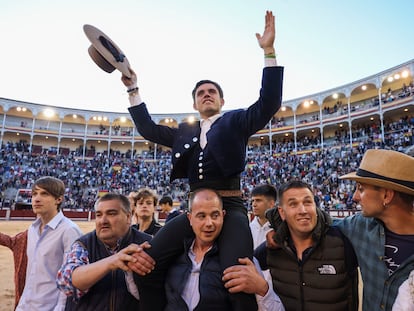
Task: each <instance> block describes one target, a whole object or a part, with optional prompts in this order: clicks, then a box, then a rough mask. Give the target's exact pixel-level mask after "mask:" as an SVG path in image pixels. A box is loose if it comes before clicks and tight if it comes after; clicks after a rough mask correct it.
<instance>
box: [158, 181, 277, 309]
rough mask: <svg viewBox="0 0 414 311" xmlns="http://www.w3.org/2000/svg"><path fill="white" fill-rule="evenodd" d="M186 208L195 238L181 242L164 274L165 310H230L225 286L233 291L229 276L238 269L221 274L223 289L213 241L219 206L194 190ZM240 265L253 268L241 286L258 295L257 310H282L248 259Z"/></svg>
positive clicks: (215, 196) (219, 222)
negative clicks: (179, 249)
mask: <svg viewBox="0 0 414 311" xmlns="http://www.w3.org/2000/svg"><path fill="white" fill-rule="evenodd" d="M189 206H190V211H189V213H188V219H189V221H190V224H191V228H192V229H193V230H194V234H195V238H193V239H189V240H186V241H185V242H184V244H185V250H184V252H183V253H182V254H181V255H180V256H179V258H178V259H177V261H176V262H175V263H174V264H173V265H172V266H171V267H170V269H169V271H168V275H167V279H166V285H165V286H166V292H167V307H166V309H165V310H166V311H170V310H171V311H173V310H216V311H218V310H222V311H227V310H233V309H232V307H231V302H230V297H229V296H230V295H229V291H228V290H227V289H226V287H227V288H230V292H234V291H236V289H235V288H234V285H235V284H233V283H234V282H238V281H237V280H234V279H235V276H234V275H232V273H236V272H237V271H238V270H237V269H238V268H237V267H236V268H235V269H233V270H230V271H228V273H226V274H225V277H224V278H223V279H224V281H225V282H226V287H225V286H224V284H223V281H222V271H223V270H222V268H221V267H220V263H219V257H218V253H219V252H220V249H219V246H218V244H217V238H218V236H219V234H220V232H221V229H222V227H223V221H224V214H225V212H224V211H223V203H222V201H221V199H220V197H219V196H218V194H217V193H216V192H214V191H213V190H209V189H198V190H196V191H195V192H193V193H192V194H191V197H190V204H189ZM241 262H242V263H246V265H247V266H249V268H250V269H253V275H252V276H251V277H249V278H248V279H247V280H244V282H241V283H242V284H249V285H250V286H251V287H250V288H249V290H248V292H249V293H252V294H253V293H254V294H256V293H260V295H257V299H258V302H259V307H260V310H269V311H270V310H271V311H277V310H284V309H283V307H282V304H281V302H280V300H279V298H278V297H277V296H276V295H275V294H274V292H273V290H272V289H271V288H269V286H268V284H267V282H266V280H265V279H264V278H263V277H261V276H260V275H259V273H258V271H256V270H255V268H254V265H253V263H252V262H251V261H250V260H249V259H248V258H244V259H243V260H242V261H241ZM238 277H239V276H238ZM239 282H240V280H239ZM246 290H247V289H246Z"/></svg>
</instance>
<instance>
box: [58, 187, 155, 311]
mask: <svg viewBox="0 0 414 311" xmlns="http://www.w3.org/2000/svg"><path fill="white" fill-rule="evenodd" d="M95 212H96V219H95V225H96V229H95V230H94V231H92V232H89V233H87V234H85V235H83V236H81V237H80V238H79V239H78V240H76V241H75V242H74V243H73V244H72V246H71V248H70V251H69V253H68V254H67V256H66V260H65V262H64V263H63V265H62V266H61V268H60V269H59V271H58V273H57V279H56V283H57V285H58V288H59V289H60V290H61V291H62V292H63V293H65V294H66V295H67V296H69V297H70V298H69V299H70V301H71V303H73V305H72V307H73V308H74V309H76V310H139V290H138V287H137V286H136V284H135V282H134V280H133V278H134V276H133V273H132V272H131V271H130V270H129V268H128V266H127V264H126V263H127V262H128V261H134V260H135V259H134V257H132V256H131V254H132V253H134V252H141V251H142V248H145V247H147V246H149V244H147V243H145V242H146V241H149V240H150V239H151V236H150V235H148V234H145V233H142V232H139V231H137V230H135V229H134V228H132V227H131V218H132V215H131V209H130V204H129V200H128V198H127V197H126V196H123V195H121V194H114V193H108V194H105V195H104V196H102V197H101V198H100V199H99V200H98V201H97V202H96V209H95ZM138 245H141V246H138ZM142 266H144V264H142ZM151 268H152V263H151V262H148V266H147V267H146V269H151Z"/></svg>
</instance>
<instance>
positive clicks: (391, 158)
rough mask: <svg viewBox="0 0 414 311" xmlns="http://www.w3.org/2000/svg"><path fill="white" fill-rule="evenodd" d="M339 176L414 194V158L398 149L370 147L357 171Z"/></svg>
mask: <svg viewBox="0 0 414 311" xmlns="http://www.w3.org/2000/svg"><path fill="white" fill-rule="evenodd" d="M339 178H340V179H350V180H355V181H356V182H359V183H363V184H369V185H373V186H378V187H381V188H386V189H392V190H395V191H399V192H403V193H407V194H410V195H414V158H413V157H411V156H409V155H406V154H404V153H401V152H398V151H392V150H383V149H378V150H376V149H369V150H367V151H366V152H365V154H364V156H363V157H362V161H361V164H360V165H359V168H358V170H357V171H356V172H353V173H349V174H346V175H343V176H341V177H339Z"/></svg>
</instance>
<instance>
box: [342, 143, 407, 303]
mask: <svg viewBox="0 0 414 311" xmlns="http://www.w3.org/2000/svg"><path fill="white" fill-rule="evenodd" d="M341 179H349V180H354V181H356V183H357V185H356V190H355V193H354V195H353V200H354V201H355V202H357V204H359V205H360V206H361V210H362V213H360V214H356V215H353V216H350V217H347V218H345V219H343V220H338V221H337V222H336V223H335V224H336V225H337V226H338V227H339V228H340V229H341V230H342V232H343V233H344V234H345V235H346V236H347V237H348V238H349V240H350V241H351V243H352V245H353V246H354V249H355V252H356V254H357V256H358V261H359V265H360V269H361V275H362V281H363V283H364V293H363V297H364V300H363V310H372V309H378V310H379V309H381V310H391V309H392V305H393V303H394V300H395V297H396V296H397V293H398V288H399V287H400V285H401V284H402V283H403V282H404V281H405V280H406V279H407V277H408V275H409V274H410V272H411V271H412V270H414V213H413V203H414V158H412V157H410V156H408V155H405V154H403V153H400V152H397V151H392V150H380V149H379V150H374V149H372V150H368V151H367V152H366V153H365V154H364V156H363V158H362V161H361V164H360V165H359V168H358V170H357V171H356V172H353V173H349V174H346V175H343V176H342V177H341Z"/></svg>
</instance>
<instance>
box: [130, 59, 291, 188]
mask: <svg viewBox="0 0 414 311" xmlns="http://www.w3.org/2000/svg"><path fill="white" fill-rule="evenodd" d="M282 82H283V67H266V68H264V69H263V77H262V87H261V90H260V96H259V99H258V100H257V101H256V102H255V103H254V104H253V105H251V106H250V107H249V108H247V109H238V110H233V111H229V112H226V113H224V114H223V115H222V116H221V117H220V118H219V119H218V120H216V122H214V123H213V125H212V126H211V129H210V130H209V131H208V132H207V141H208V144H207V146H208V148H207V150H208V151H207V152H208V155H206V154H204V156H205V157H204V158H210V159H214V162H215V165H216V166H217V169H215V170H214V171H215V172H219V174H220V177H232V176H237V175H238V174H240V173H241V172H242V171H243V170H244V167H245V157H246V145H247V142H248V139H249V137H250V136H251V135H253V134H254V133H256V132H257V131H259V130H261V129H263V128H264V127H265V126H266V124H267V123H268V122H269V120H270V119H271V118H272V117H273V115H274V114H275V113H276V112H277V111H278V110H279V108H280V106H281V103H282ZM129 112H130V114H131V116H132V119H133V120H134V123H135V125H136V127H137V129H138V131H139V133H140V134H141V135H142V136H143V137H144V138H145V139H148V140H149V141H152V142H154V143H158V144H161V145H164V146H167V147H170V148H172V163H173V169H172V172H171V180H173V179H176V178H188V177H189V176H190V175H197V174H191V170H198V163H192V162H191V161H188V159H189V158H190V157H191V156H189V154H190V153H194V152H197V151H198V150H197V147H198V149H200V148H199V137H200V124H199V122H194V123H181V124H179V127H178V128H170V127H168V126H163V125H157V124H155V123H154V122H153V121H152V119H151V116H150V115H149V113H148V111H147V108H146V105H145V104H144V103H143V104H140V105H137V106H132V107H130V108H129ZM197 157H198V156H197ZM197 176H198V175H197ZM204 178H205V179H208V176H204ZM189 182H190V185H191V184H192V183H193V182H197V180H191V178H190V181H189Z"/></svg>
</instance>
